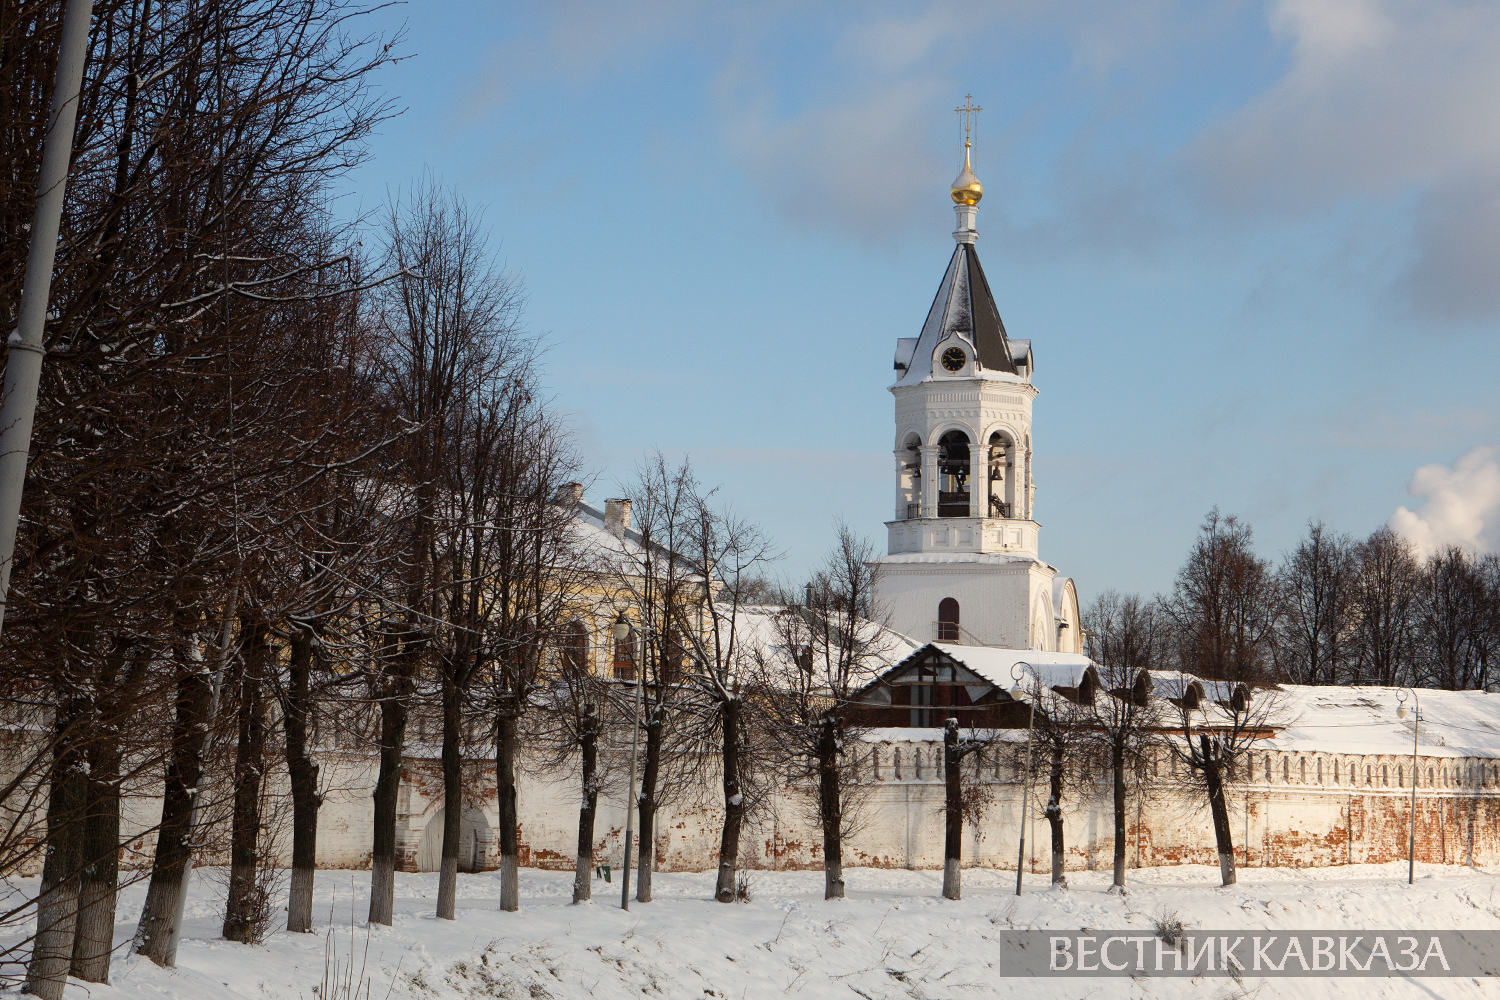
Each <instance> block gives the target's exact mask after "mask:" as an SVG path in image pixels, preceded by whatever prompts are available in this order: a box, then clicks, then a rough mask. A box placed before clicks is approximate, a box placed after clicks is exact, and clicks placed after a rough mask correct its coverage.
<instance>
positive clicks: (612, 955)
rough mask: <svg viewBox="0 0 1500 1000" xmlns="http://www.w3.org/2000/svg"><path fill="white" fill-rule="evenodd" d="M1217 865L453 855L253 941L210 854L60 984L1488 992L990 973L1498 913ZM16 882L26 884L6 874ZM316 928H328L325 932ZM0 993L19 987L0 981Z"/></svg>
mask: <svg viewBox="0 0 1500 1000" xmlns="http://www.w3.org/2000/svg"><path fill="white" fill-rule="evenodd" d="M1217 875H1218V872H1217V869H1210V868H1202V867H1188V866H1184V867H1172V868H1154V869H1134V870H1132V871H1131V872H1130V880H1131V885H1130V887H1129V889H1128V891H1127V892H1126V894H1125V895H1124V896H1123V897H1122V896H1120V895H1119V894H1115V893H1110V892H1107V891H1106V889H1107V886H1108V881H1109V877H1108V874H1107V873H1104V872H1076V873H1070V875H1069V881H1070V883H1071V887H1070V888H1069V889H1067V890H1052V889H1050V888H1049V887H1048V886H1047V884H1046V879H1045V877H1044V876H1036V877H1034V878H1028V892H1027V894H1026V895H1025V896H1024V897H1022V898H1021V899H1019V900H1018V899H1016V897H1015V896H1014V895H1013V891H1014V880H1015V876H1014V874H1007V873H1005V872H1000V871H987V870H974V869H971V870H966V871H965V872H964V883H965V886H964V897H965V898H964V899H963V900H962V901H961V902H949V901H946V900H944V899H942V898H941V895H940V888H941V873H940V872H929V871H920V872H912V871H889V870H883V869H852V870H850V871H849V872H848V875H847V883H848V887H849V898H848V899H846V900H844V901H843V902H839V903H826V902H824V901H823V899H822V873H821V872H751V873H750V879H751V882H752V896H753V898H752V900H751V901H750V902H748V903H736V904H731V905H723V904H719V903H715V902H713V901H712V900H711V898H710V895H711V890H712V884H713V879H712V873H704V874H658V875H657V876H656V896H657V900H656V901H655V902H653V903H650V904H644V905H643V904H632V908H631V910H630V912H629V913H626V912H623V911H621V910H620V909H619V883H618V881H616V882H615V883H614V884H613V885H609V884H605V883H603V882H602V881H598V880H596V881H595V900H594V902H593V903H592V904H587V905H583V906H572V905H570V904H569V899H570V898H571V883H572V876H571V874H570V873H562V872H545V871H534V870H525V871H523V872H522V874H521V892H522V906H521V911H520V912H519V913H500V912H498V911H497V910H496V903H497V900H498V896H499V893H498V883H497V881H496V877H495V875H494V874H493V873H486V874H480V875H460V876H459V901H458V906H459V911H458V919H457V920H456V921H451V922H450V921H440V920H437V919H435V918H434V917H433V916H432V909H433V903H434V901H435V899H436V896H437V876H436V875H435V874H421V875H403V874H398V875H397V882H396V920H395V925H394V926H393V927H392V928H390V929H385V928H377V929H375V930H373V931H367V929H366V927H365V924H364V916H365V913H366V909H367V895H366V894H367V892H368V883H369V874H368V873H367V872H320V873H319V874H318V880H317V895H318V906H317V914H318V921H319V926H320V928H321V929H322V930H323V931H325V933H320V934H316V935H312V934H308V935H289V934H287V933H285V932H284V931H279V932H277V933H274V934H273V935H271V937H270V938H269V939H268V941H267V942H266V944H265V945H264V946H260V947H247V946H243V945H235V944H230V943H227V942H225V941H223V940H221V939H219V936H218V931H219V924H220V920H221V918H222V906H221V903H220V900H219V898H218V893H219V891H220V890H219V887H218V885H219V880H218V879H217V878H215V877H214V873H212V872H209V873H207V877H195V878H194V880H193V889H194V891H193V895H192V898H191V900H190V904H189V920H188V925H187V933H186V938H185V940H184V941H183V945H182V951H181V954H180V956H179V962H178V968H177V969H176V970H175V971H167V970H161V969H157V968H155V967H153V966H151V965H150V964H149V963H146V962H143V961H140V960H138V959H136V958H135V957H134V956H128V955H126V954H125V951H126V950H127V949H126V944H127V943H128V941H129V940H130V937H131V935H132V934H133V933H134V931H135V920H136V917H137V915H138V914H139V912H140V906H141V900H142V899H143V897H144V895H145V887H144V885H138V886H134V887H132V888H130V889H128V890H126V891H125V893H124V894H123V897H122V900H121V906H120V922H119V924H118V925H117V934H116V940H117V942H119V945H120V948H119V954H118V956H117V957H116V959H115V962H114V968H113V971H112V983H113V985H111V986H108V987H99V986H88V985H86V984H83V983H79V982H76V981H74V982H71V983H70V984H69V987H68V991H67V996H68V998H69V1000H85V998H91V1000H137V998H140V1000H160V998H172V1000H248V998H257V1000H282V998H287V1000H290V998H301V1000H341V998H344V997H345V996H346V994H345V993H344V992H343V991H329V990H327V989H326V988H324V989H323V990H322V994H323V995H322V996H320V991H319V985H320V981H321V980H322V979H323V978H324V972H325V952H327V951H329V950H331V951H332V953H333V954H334V956H335V957H336V959H337V960H338V962H340V963H341V964H343V965H344V966H345V967H349V965H348V963H350V961H351V956H352V963H353V964H352V977H353V981H354V983H355V984H358V983H359V982H361V981H364V982H365V983H366V988H363V989H360V990H359V991H358V992H359V996H360V997H366V996H368V997H369V998H370V1000H382V998H398V997H399V998H406V997H415V998H459V997H503V998H516V1000H537V998H546V997H552V998H576V997H600V998H623V997H631V998H639V997H669V998H683V1000H689V998H691V1000H703V998H706V997H714V998H728V1000H746V998H762V997H783V996H786V997H802V998H807V1000H823V998H840V1000H857V998H859V997H864V998H867V1000H885V998H972V997H992V996H998V997H1024V998H1027V1000H1050V998H1058V1000H1062V998H1067V1000H1077V998H1081V997H1096V998H1101V1000H1103V998H1109V997H1161V998H1175V997H1208V998H1223V1000H1228V998H1236V997H1245V998H1249V997H1258V998H1266V1000H1270V998H1273V997H1307V998H1313V997H1358V998H1360V1000H1373V998H1376V997H1413V998H1416V997H1425V998H1442V1000H1450V998H1451V1000H1460V998H1464V997H1491V998H1497V1000H1500V982H1497V981H1491V980H1484V981H1476V980H1473V979H1467V978H1465V979H1422V980H1407V979H1404V978H1393V979H1353V978H1351V979H1314V978H1298V979H1269V980H1257V979H1253V978H1250V977H1248V976H1247V977H1246V978H1245V979H1244V981H1243V982H1239V983H1237V982H1235V981H1234V980H1231V979H1222V978H1212V979H1211V978H1203V979H1198V980H1189V979H1159V980H1138V981H1137V980H1130V979H1123V980H1115V979H1110V980H1102V979H1067V980H1050V981H1045V982H1044V981H1040V980H1022V979H1010V980H1007V979H1002V978H1001V977H1000V976H999V969H998V962H999V948H998V943H997V932H998V931H999V930H1000V929H1001V928H1003V927H1006V926H1007V925H1009V926H1015V927H1018V928H1054V929H1067V930H1075V931H1076V930H1078V929H1080V928H1085V927H1087V928H1101V929H1110V930H1114V929H1123V928H1140V929H1143V930H1145V931H1146V932H1147V933H1149V932H1150V931H1151V929H1152V927H1153V925H1154V921H1155V918H1156V917H1158V916H1159V915H1160V914H1161V913H1162V912H1163V911H1164V910H1167V911H1175V912H1176V913H1177V914H1178V915H1179V916H1180V918H1181V919H1182V921H1183V922H1184V924H1186V925H1187V926H1188V927H1189V928H1191V927H1194V926H1197V927H1203V928H1213V929H1219V928H1244V929H1247V930H1249V929H1259V928H1265V929H1278V928H1287V929H1325V928H1326V929H1334V928H1350V929H1371V928H1390V927H1413V928H1431V929H1439V928H1500V894H1497V892H1496V890H1497V889H1500V872H1492V871H1486V870H1482V869H1465V868H1457V867H1439V866H1430V867H1425V868H1419V869H1418V872H1417V884H1416V885H1415V886H1414V887H1408V886H1407V885H1406V867H1405V864H1404V863H1402V864H1392V865H1380V866H1358V867H1353V868H1322V869H1312V870H1307V869H1303V870H1299V871H1292V870H1286V869H1259V868H1256V869H1250V870H1248V871H1244V872H1242V873H1241V880H1240V884H1239V885H1238V886H1236V887H1234V888H1231V889H1221V888H1216V887H1215V882H1216V881H1217ZM15 888H29V886H18V887H15ZM330 928H331V929H332V934H331V936H330V935H329V934H327V933H326V931H328V930H329V929H330ZM0 997H3V998H5V1000H16V997H17V995H16V994H12V993H0Z"/></svg>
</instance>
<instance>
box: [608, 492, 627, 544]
mask: <svg viewBox="0 0 1500 1000" xmlns="http://www.w3.org/2000/svg"><path fill="white" fill-rule="evenodd" d="M604 528H605V530H606V531H608V532H609V533H610V534H611V535H614V536H615V537H616V538H624V537H625V532H627V531H629V530H630V501H629V500H623V499H621V500H606V501H604Z"/></svg>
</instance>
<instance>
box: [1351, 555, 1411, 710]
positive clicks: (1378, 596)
mask: <svg viewBox="0 0 1500 1000" xmlns="http://www.w3.org/2000/svg"><path fill="white" fill-rule="evenodd" d="M1354 561H1355V572H1354V586H1353V592H1354V594H1353V604H1354V615H1353V617H1354V643H1355V646H1356V648H1357V655H1358V657H1359V680H1360V682H1361V683H1366V684H1385V685H1392V684H1399V683H1403V682H1405V681H1406V680H1407V679H1409V678H1410V676H1411V675H1410V673H1409V671H1410V667H1411V657H1412V652H1413V644H1414V642H1415V633H1416V628H1417V623H1416V611H1417V607H1418V603H1419V600H1420V597H1421V592H1422V588H1421V567H1420V566H1419V565H1418V563H1417V557H1416V553H1415V551H1414V550H1413V549H1412V546H1411V543H1410V542H1408V541H1406V539H1404V538H1402V537H1401V536H1399V535H1397V534H1396V533H1395V532H1394V531H1392V530H1391V529H1390V528H1380V529H1379V530H1378V531H1376V532H1374V533H1373V534H1372V535H1370V537H1369V538H1367V539H1365V540H1364V541H1363V542H1361V543H1360V544H1359V545H1358V546H1357V547H1356V548H1355V551H1354Z"/></svg>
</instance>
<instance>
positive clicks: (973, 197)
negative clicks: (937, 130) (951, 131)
mask: <svg viewBox="0 0 1500 1000" xmlns="http://www.w3.org/2000/svg"><path fill="white" fill-rule="evenodd" d="M948 193H949V194H950V195H952V196H953V203H954V204H955V205H977V204H979V199H980V198H983V197H984V185H983V184H981V183H979V178H978V177H975V176H974V168H973V167H971V166H969V140H967V139H965V140H964V169H963V172H962V173H960V174H959V175H958V179H957V180H955V181H954V182H953V188H952V189H951V190H950V191H949V192H948Z"/></svg>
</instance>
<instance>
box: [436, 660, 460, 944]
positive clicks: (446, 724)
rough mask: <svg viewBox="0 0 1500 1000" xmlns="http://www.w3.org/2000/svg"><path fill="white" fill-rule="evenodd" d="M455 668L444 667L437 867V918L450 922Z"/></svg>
mask: <svg viewBox="0 0 1500 1000" xmlns="http://www.w3.org/2000/svg"><path fill="white" fill-rule="evenodd" d="M456 671H457V667H456V665H454V664H450V663H448V662H444V664H443V758H442V759H443V850H442V854H441V857H442V861H441V862H440V863H439V867H438V897H437V915H438V919H439V920H452V919H453V917H454V913H455V910H456V908H457V903H458V841H459V838H460V837H461V836H462V835H463V820H464V779H463V756H462V751H463V747H462V745H461V744H460V740H461V738H462V733H461V731H460V728H459V727H460V723H461V722H462V719H461V718H460V716H459V709H460V707H461V706H460V704H459V695H460V692H459V690H458V684H457V682H456V679H455V673H456Z"/></svg>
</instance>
